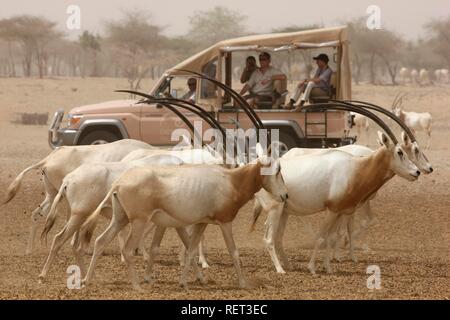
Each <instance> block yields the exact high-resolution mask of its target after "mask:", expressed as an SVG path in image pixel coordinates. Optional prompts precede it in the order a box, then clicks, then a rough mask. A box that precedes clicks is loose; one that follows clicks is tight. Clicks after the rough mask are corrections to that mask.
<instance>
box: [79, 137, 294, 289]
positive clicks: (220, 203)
mask: <svg viewBox="0 0 450 320" xmlns="http://www.w3.org/2000/svg"><path fill="white" fill-rule="evenodd" d="M257 153H258V156H259V157H258V159H257V160H256V161H255V162H252V163H250V164H247V165H244V166H242V167H239V168H237V169H226V168H223V167H221V166H215V165H183V166H179V167H166V168H157V169H155V168H152V167H141V168H133V169H130V170H128V171H126V172H125V173H124V174H123V175H122V176H121V177H120V178H119V179H118V180H117V181H116V182H115V183H114V184H113V187H112V188H111V190H110V191H109V193H108V195H107V196H106V197H105V199H104V200H103V201H102V203H101V204H100V205H99V207H98V208H97V210H96V211H95V212H94V213H93V215H92V216H91V217H90V218H89V219H88V221H87V222H86V223H85V225H84V226H83V229H85V230H90V228H92V225H95V221H96V220H97V216H98V215H99V213H100V211H101V208H102V205H103V203H104V202H107V201H112V207H113V218H112V221H111V224H110V225H109V227H108V228H107V229H106V230H105V232H104V233H102V234H101V235H100V236H99V237H98V238H97V239H96V241H95V246H94V254H93V256H92V260H91V264H90V266H89V269H88V272H87V275H86V277H85V278H84V279H83V283H85V284H88V283H89V281H90V280H91V278H92V276H93V272H94V268H95V264H96V261H97V259H98V258H99V257H100V256H101V254H102V252H103V250H104V248H105V246H106V245H107V244H108V243H109V242H110V241H111V240H112V239H113V238H114V237H115V236H116V234H117V233H118V232H119V231H120V230H121V229H123V228H124V227H125V226H126V225H127V224H131V232H130V236H129V238H128V240H127V242H126V244H125V247H124V250H123V255H124V257H125V261H126V266H127V269H128V271H129V274H130V278H131V282H132V285H133V288H135V289H140V287H139V281H138V277H137V275H136V273H135V270H134V256H133V252H134V250H135V249H136V247H137V246H138V244H139V241H140V239H141V237H142V233H143V231H144V228H145V225H146V223H147V221H150V220H151V221H153V222H154V223H155V224H157V225H162V226H165V227H174V225H171V223H170V221H167V219H165V217H167V216H170V217H172V218H173V219H175V220H176V221H177V225H176V226H177V227H182V226H187V225H192V224H195V226H194V230H193V234H192V236H191V238H190V244H189V249H188V255H187V258H186V265H185V267H184V271H183V273H182V276H181V284H182V285H183V286H185V287H186V286H187V279H186V277H187V273H188V268H189V266H190V264H191V261H192V258H193V254H194V248H196V247H197V245H198V242H199V241H200V238H201V235H202V234H203V232H204V230H205V228H206V226H207V224H210V223H212V224H218V225H219V226H220V228H221V230H222V234H223V237H224V239H225V243H226V245H227V248H228V251H229V253H230V255H231V256H232V257H233V262H234V266H235V268H236V271H237V274H238V279H239V285H240V286H241V287H246V286H248V283H247V281H246V279H245V277H244V275H243V273H242V270H241V266H240V261H239V254H238V251H237V249H236V246H235V243H234V240H233V235H232V222H233V220H234V218H235V217H236V215H237V213H238V211H239V209H240V208H241V207H242V206H243V205H244V204H246V203H247V202H248V201H249V200H250V199H251V198H252V197H253V196H254V194H255V193H256V192H258V191H259V190H261V188H264V189H265V190H266V191H267V192H269V193H270V194H271V196H273V197H274V198H275V199H277V200H278V201H280V202H281V201H285V200H286V199H287V192H286V187H285V186H284V183H283V178H282V177H281V174H280V167H279V162H278V161H275V162H274V163H272V161H271V159H270V158H268V157H266V156H264V155H263V154H262V148H261V146H260V145H257ZM265 171H266V172H265ZM267 171H268V172H267ZM110 199H111V200H110ZM82 233H83V231H82ZM80 238H81V241H83V235H82V234H81V235H80ZM193 266H194V268H195V269H196V271H197V278H198V279H199V280H200V281H201V282H202V283H204V282H205V280H204V278H203V276H202V274H201V271H199V269H198V267H197V264H196V263H194V264H193ZM149 272H151V269H150V268H148V269H147V272H146V278H147V279H149V278H150V274H149Z"/></svg>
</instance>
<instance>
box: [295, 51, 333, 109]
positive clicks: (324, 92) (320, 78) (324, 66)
mask: <svg viewBox="0 0 450 320" xmlns="http://www.w3.org/2000/svg"><path fill="white" fill-rule="evenodd" d="M313 59H314V60H316V63H317V67H318V68H317V71H316V74H315V75H314V78H312V79H305V80H304V81H302V82H300V83H299V84H298V86H297V88H295V91H294V94H293V95H292V96H291V99H290V101H289V104H288V105H287V107H288V108H289V109H292V108H293V107H294V103H296V102H297V100H298V98H299V97H300V95H301V94H302V93H303V95H302V97H301V100H300V106H303V105H304V103H305V101H306V100H308V99H309V98H310V97H315V96H316V97H317V96H328V95H330V89H331V84H330V81H331V75H332V74H333V70H331V68H330V67H329V66H328V61H329V59H328V56H327V55H326V54H325V53H321V54H319V55H318V56H317V57H314V58H313Z"/></svg>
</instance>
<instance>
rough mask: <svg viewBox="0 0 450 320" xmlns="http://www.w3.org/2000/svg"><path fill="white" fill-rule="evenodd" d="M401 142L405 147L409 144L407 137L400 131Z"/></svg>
mask: <svg viewBox="0 0 450 320" xmlns="http://www.w3.org/2000/svg"><path fill="white" fill-rule="evenodd" d="M402 141H403V144H404V145H405V146H407V145H408V144H409V143H410V142H411V140H409V136H408V135H407V134H406V132H405V131H402Z"/></svg>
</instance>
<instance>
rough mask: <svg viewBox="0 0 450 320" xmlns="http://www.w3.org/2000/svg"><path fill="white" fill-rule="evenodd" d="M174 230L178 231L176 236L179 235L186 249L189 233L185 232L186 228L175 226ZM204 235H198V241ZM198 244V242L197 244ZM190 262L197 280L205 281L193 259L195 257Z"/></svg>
mask: <svg viewBox="0 0 450 320" xmlns="http://www.w3.org/2000/svg"><path fill="white" fill-rule="evenodd" d="M175 230H176V231H177V233H178V236H179V237H180V239H181V241H182V242H183V244H184V247H185V248H186V249H187V248H189V241H190V236H189V233H188V232H187V229H186V228H183V227H181V228H175ZM203 237H204V235H202V236H201V237H200V242H201V241H202V239H203ZM199 246H200V244H199ZM192 264H193V266H194V269H195V270H196V274H197V280H199V281H200V282H201V283H205V280H204V279H203V274H202V272H201V270H200V268H198V267H197V262H196V261H195V259H193V260H192Z"/></svg>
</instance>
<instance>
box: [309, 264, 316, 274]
mask: <svg viewBox="0 0 450 320" xmlns="http://www.w3.org/2000/svg"><path fill="white" fill-rule="evenodd" d="M308 270H309V272H311V274H312V275H313V276H315V275H316V267H315V265H314V264H313V263H309V264H308Z"/></svg>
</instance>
